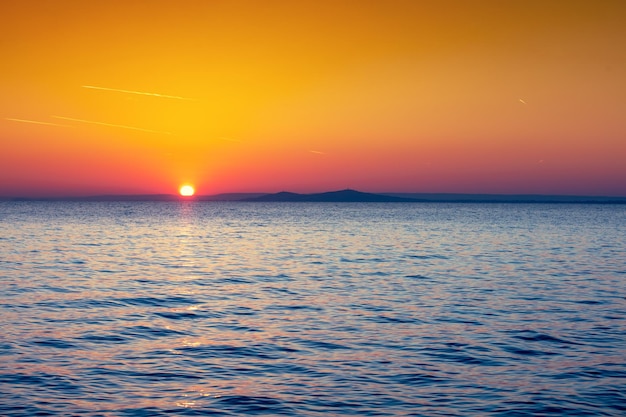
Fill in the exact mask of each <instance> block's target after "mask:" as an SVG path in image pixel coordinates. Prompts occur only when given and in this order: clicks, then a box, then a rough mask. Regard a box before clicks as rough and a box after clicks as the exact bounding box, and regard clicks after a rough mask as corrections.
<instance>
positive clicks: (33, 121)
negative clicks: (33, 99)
mask: <svg viewBox="0 0 626 417" xmlns="http://www.w3.org/2000/svg"><path fill="white" fill-rule="evenodd" d="M4 119H5V120H11V121H12V122H20V123H32V124H35V125H47V126H59V127H72V126H70V125H61V124H58V123H50V122H38V121H36V120H24V119H13V118H11V117H5V118H4Z"/></svg>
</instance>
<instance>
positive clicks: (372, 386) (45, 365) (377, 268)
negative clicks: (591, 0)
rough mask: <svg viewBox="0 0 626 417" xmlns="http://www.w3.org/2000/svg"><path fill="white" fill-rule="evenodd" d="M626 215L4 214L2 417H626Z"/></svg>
mask: <svg viewBox="0 0 626 417" xmlns="http://www.w3.org/2000/svg"><path fill="white" fill-rule="evenodd" d="M625 237H626V208H625V207H624V206H619V205H615V206H614V205H548V204H503V205H499V204H443V203H438V204H401V203H400V204H398V203H396V204H393V203H392V204H385V203H373V204H367V203H355V204H351V203H341V204H332V203H296V204H290V203H194V202H182V203H172V202H170V203H149V202H142V203H93V202H92V203H62V202H59V203H51V202H8V203H7V202H5V203H0V326H1V328H2V330H1V332H0V393H1V395H0V415H6V416H22V415H87V416H96V415H99V416H125V415H127V416H162V415H224V416H237V415H293V416H333V415H336V416H361V415H372V416H374V415H376V416H444V415H447V416H449V415H485V414H491V415H502V416H531V415H576V416H585V415H589V416H591V415H593V416H618V415H624V414H625V413H626V395H625V394H624V392H625V391H624V386H625V382H626V379H625V378H626V365H625V360H624V359H625V357H626V321H625V318H626V299H625V296H626V283H625V282H626V239H625Z"/></svg>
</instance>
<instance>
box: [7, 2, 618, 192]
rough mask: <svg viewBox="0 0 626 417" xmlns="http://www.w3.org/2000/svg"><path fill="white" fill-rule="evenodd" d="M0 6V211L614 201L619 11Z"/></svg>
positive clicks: (522, 6) (614, 6)
mask: <svg viewBox="0 0 626 417" xmlns="http://www.w3.org/2000/svg"><path fill="white" fill-rule="evenodd" d="M0 7H1V12H2V13H0V52H1V53H2V56H3V64H2V79H0V91H1V92H2V93H1V95H0V140H1V142H0V146H1V147H2V148H1V149H2V152H1V153H0V195H7V194H11V195H16V194H19V193H23V194H37V193H39V194H46V193H48V194H59V193H61V194H63V193H65V194H81V193H82V194H85V193H87V194H94V193H95V194H97V193H100V192H163V193H169V192H175V189H176V188H177V187H178V185H179V184H180V183H182V182H191V183H194V184H196V185H197V188H198V191H199V192H200V193H204V194H212V193H217V192H226V191H279V190H282V189H289V190H292V191H321V190H327V189H337V188H345V187H346V186H350V187H352V188H358V189H362V190H367V191H414V192H419V191H425V192H437V191H441V192H510V193H527V192H532V193H560V194H562V193H577V194H621V195H626V185H625V184H626V168H625V167H626V164H624V163H623V162H622V161H623V160H624V159H625V158H624V157H626V139H625V138H626V117H625V116H624V115H626V101H625V100H624V97H626V48H624V45H626V29H625V27H626V25H624V16H626V2H618V1H569V2H562V1H245V2H244V1H108V2H98V3H96V2H86V1H28V0H26V1H20V2H3V3H2V6H0Z"/></svg>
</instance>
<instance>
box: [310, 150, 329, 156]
mask: <svg viewBox="0 0 626 417" xmlns="http://www.w3.org/2000/svg"><path fill="white" fill-rule="evenodd" d="M309 152H311V153H316V154H318V155H325V154H324V152H320V151H309Z"/></svg>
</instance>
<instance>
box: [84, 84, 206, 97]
mask: <svg viewBox="0 0 626 417" xmlns="http://www.w3.org/2000/svg"><path fill="white" fill-rule="evenodd" d="M81 87H83V88H90V89H92V90H104V91H116V92H118V93H126V94H139V95H141V96H152V97H160V98H173V99H176V100H195V99H193V98H188V97H181V96H169V95H167V94H158V93H146V92H144V91H132V90H121V89H119V88H108V87H96V86H93V85H82V86H81Z"/></svg>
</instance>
